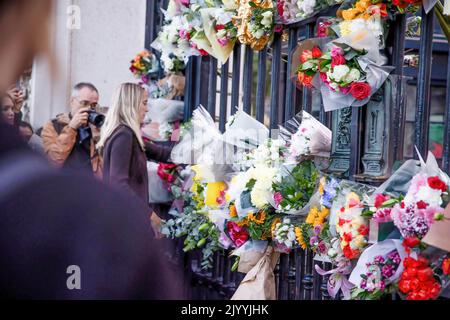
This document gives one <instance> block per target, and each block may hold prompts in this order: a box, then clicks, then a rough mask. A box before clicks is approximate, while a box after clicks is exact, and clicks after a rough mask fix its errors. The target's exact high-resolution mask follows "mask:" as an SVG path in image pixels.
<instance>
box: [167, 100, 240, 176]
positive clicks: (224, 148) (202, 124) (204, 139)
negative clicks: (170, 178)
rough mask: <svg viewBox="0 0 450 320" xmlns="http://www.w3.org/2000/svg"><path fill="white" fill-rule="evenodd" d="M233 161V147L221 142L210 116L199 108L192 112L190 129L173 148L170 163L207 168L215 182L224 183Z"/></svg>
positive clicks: (218, 132)
mask: <svg viewBox="0 0 450 320" xmlns="http://www.w3.org/2000/svg"><path fill="white" fill-rule="evenodd" d="M233 159H234V150H233V147H232V146H231V145H229V144H227V143H225V142H224V141H223V138H222V134H221V132H220V131H219V130H218V128H217V126H216V124H215V123H214V120H213V119H212V118H211V115H210V114H209V113H208V111H207V110H206V109H205V108H203V107H202V106H200V107H199V108H197V109H196V110H195V111H194V112H193V116H192V120H191V127H190V128H189V129H188V131H187V132H186V134H185V135H184V136H183V137H182V138H181V140H180V142H179V143H178V144H177V145H176V146H175V147H174V148H173V150H172V153H171V162H173V163H177V164H201V165H204V166H209V167H210V168H212V171H213V172H215V177H216V178H215V181H224V179H225V178H224V175H225V174H226V173H227V172H229V171H230V164H232V163H233Z"/></svg>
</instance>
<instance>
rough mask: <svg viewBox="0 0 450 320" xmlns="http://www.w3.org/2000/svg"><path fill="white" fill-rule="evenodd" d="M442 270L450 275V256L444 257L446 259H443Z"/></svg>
mask: <svg viewBox="0 0 450 320" xmlns="http://www.w3.org/2000/svg"><path fill="white" fill-rule="evenodd" d="M442 271H443V272H444V274H445V275H447V276H448V275H450V258H447V259H444V261H442Z"/></svg>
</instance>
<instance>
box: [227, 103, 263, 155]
mask: <svg viewBox="0 0 450 320" xmlns="http://www.w3.org/2000/svg"><path fill="white" fill-rule="evenodd" d="M225 129H226V130H225V133H224V135H223V139H224V141H226V142H227V143H229V144H231V145H234V146H236V147H238V148H239V149H242V150H252V149H254V148H257V147H258V146H259V145H261V144H263V143H264V142H266V141H267V139H269V129H268V128H267V127H266V126H265V125H264V124H262V123H261V122H259V121H258V120H256V119H255V118H253V117H252V116H250V115H248V114H247V113H246V112H245V111H244V110H243V108H242V107H241V108H239V109H238V111H237V112H236V113H235V114H234V115H233V116H231V117H230V119H229V120H228V122H227V124H226V128H225Z"/></svg>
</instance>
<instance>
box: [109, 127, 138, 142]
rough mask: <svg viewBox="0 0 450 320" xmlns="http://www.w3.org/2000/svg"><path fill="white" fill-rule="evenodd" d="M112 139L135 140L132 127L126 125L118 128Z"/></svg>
mask: <svg viewBox="0 0 450 320" xmlns="http://www.w3.org/2000/svg"><path fill="white" fill-rule="evenodd" d="M112 137H115V138H117V137H122V138H126V139H131V138H133V130H131V128H130V127H128V126H126V125H122V124H121V125H120V126H118V127H117V128H116V130H114V132H113V134H112Z"/></svg>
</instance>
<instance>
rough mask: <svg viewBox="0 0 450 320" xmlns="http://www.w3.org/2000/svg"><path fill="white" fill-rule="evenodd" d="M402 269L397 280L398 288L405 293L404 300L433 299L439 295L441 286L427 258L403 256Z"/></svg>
mask: <svg viewBox="0 0 450 320" xmlns="http://www.w3.org/2000/svg"><path fill="white" fill-rule="evenodd" d="M403 266H404V270H403V273H402V275H401V277H400V281H399V282H398V289H399V291H400V292H401V293H403V294H404V295H406V300H434V299H437V297H438V296H439V294H440V292H441V289H442V286H441V283H440V281H439V280H438V278H437V277H436V276H435V273H434V271H433V269H432V268H431V266H430V263H429V261H428V259H426V258H424V257H419V258H418V259H417V260H416V259H414V258H412V257H407V258H405V260H404V262H403Z"/></svg>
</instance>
